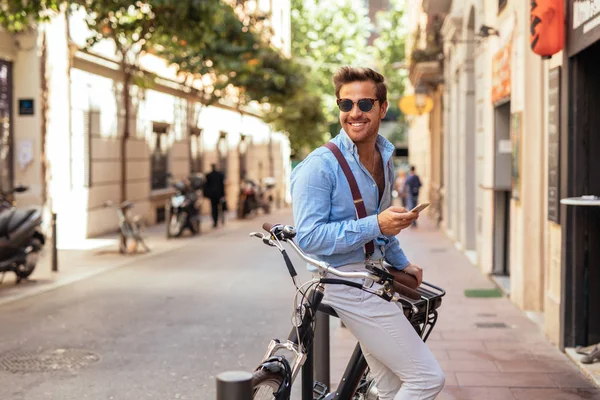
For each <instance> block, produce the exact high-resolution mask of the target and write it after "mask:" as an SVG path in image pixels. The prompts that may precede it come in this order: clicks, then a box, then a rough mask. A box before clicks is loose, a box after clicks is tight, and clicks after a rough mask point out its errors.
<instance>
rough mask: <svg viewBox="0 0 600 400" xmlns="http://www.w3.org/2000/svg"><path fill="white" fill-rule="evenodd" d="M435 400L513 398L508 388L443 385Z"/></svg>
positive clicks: (505, 399) (498, 399) (510, 399)
mask: <svg viewBox="0 0 600 400" xmlns="http://www.w3.org/2000/svg"><path fill="white" fill-rule="evenodd" d="M437 400H514V397H513V395H512V393H511V391H510V389H508V388H466V387H445V388H444V390H443V391H442V393H440V395H439V396H438V397H437Z"/></svg>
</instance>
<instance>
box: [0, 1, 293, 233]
mask: <svg viewBox="0 0 600 400" xmlns="http://www.w3.org/2000/svg"><path fill="white" fill-rule="evenodd" d="M249 3H253V2H249ZM254 3H256V2H254ZM263 3H265V2H258V3H257V4H248V5H247V6H248V7H251V6H259V7H263V8H264V7H265V6H266V5H267V6H268V5H270V3H271V2H266V5H265V4H263ZM289 7H290V3H289V1H282V2H277V5H276V6H275V8H274V9H273V10H272V11H273V12H272V13H271V15H272V17H271V20H270V27H271V28H272V30H273V32H274V34H273V36H272V43H273V44H274V45H277V46H278V47H279V49H280V50H281V52H282V53H283V54H289V52H290V29H289V14H290V8H289ZM263 11H264V10H263ZM88 33H89V32H87V28H86V26H85V24H84V22H83V15H81V14H77V13H73V14H70V15H69V16H67V15H65V14H64V13H63V14H60V15H57V16H55V17H54V18H53V19H52V20H51V22H49V23H47V24H43V25H41V26H40V27H39V29H38V30H37V31H35V32H31V33H28V34H18V35H11V34H8V33H5V32H0V114H1V116H0V118H2V121H3V124H2V127H3V128H2V131H1V133H0V179H1V180H0V184H1V188H3V189H5V188H9V187H11V186H12V185H15V184H27V185H28V186H30V190H29V191H28V192H25V193H23V194H19V195H18V197H17V202H18V203H19V204H20V205H21V206H27V205H35V206H43V207H44V210H45V218H44V220H45V222H46V224H48V222H49V221H50V213H51V212H55V213H57V215H58V223H57V229H58V238H59V242H60V243H61V244H63V245H68V243H71V242H77V241H79V240H82V239H84V238H87V237H91V236H96V235H100V234H103V233H106V232H110V231H114V230H115V229H116V227H117V225H118V219H117V214H116V212H115V210H114V209H111V208H108V207H106V206H105V203H106V202H107V201H112V202H119V201H121V200H123V199H127V200H130V201H133V202H134V203H135V212H136V213H137V214H139V215H141V216H142V217H143V218H144V219H145V220H146V221H147V222H148V223H150V224H153V223H158V222H161V221H162V220H163V219H164V217H165V215H164V214H165V209H164V206H165V204H166V201H167V199H168V198H169V197H170V195H171V194H172V193H173V189H172V188H171V187H170V186H169V177H172V178H173V179H183V178H186V177H187V176H189V175H190V174H193V173H197V172H208V171H209V170H210V165H211V164H213V163H215V164H217V166H218V168H219V169H221V170H223V171H225V173H226V190H227V202H228V205H229V208H230V209H232V210H234V209H236V207H237V201H238V195H239V188H240V182H241V180H242V179H244V178H249V179H253V180H256V181H259V180H261V179H263V178H266V177H274V178H275V179H276V182H277V186H276V189H275V199H276V202H277V203H278V204H279V205H284V204H286V203H287V202H289V196H288V181H289V174H290V169H291V167H290V144H289V140H288V138H287V136H286V135H284V134H282V133H279V132H274V131H272V129H271V128H270V127H269V126H268V125H267V124H265V123H264V122H263V121H262V120H261V118H260V113H261V110H260V109H259V108H258V107H252V106H249V107H246V108H243V109H241V110H238V109H237V108H236V107H234V106H233V105H230V104H228V103H227V101H222V102H220V103H219V104H216V105H212V106H205V105H203V104H201V103H200V102H199V100H198V98H196V97H195V96H194V95H193V94H192V93H191V92H190V90H189V87H186V86H185V85H183V84H182V83H181V81H180V80H179V79H178V77H177V76H176V74H175V71H174V69H173V68H172V67H170V66H168V65H167V64H166V63H165V62H164V61H163V60H161V59H159V58H157V57H155V56H153V55H145V56H142V58H141V59H140V68H141V69H142V70H143V71H145V72H148V73H151V74H153V76H155V79H154V82H153V84H152V85H149V86H146V87H140V86H136V85H131V86H130V91H129V94H130V95H129V98H130V102H129V104H127V105H126V104H125V103H124V96H123V92H124V88H125V82H124V76H123V73H122V71H121V69H120V65H119V60H118V59H117V58H116V57H115V49H114V47H113V45H112V43H110V42H100V43H98V44H97V45H95V46H94V47H93V48H92V49H90V50H85V49H84V44H85V38H86V37H88ZM126 106H127V107H129V108H130V110H131V112H130V114H129V115H130V118H129V121H125V112H124V110H125V108H126ZM125 132H127V135H125ZM208 208H209V207H208V203H207V204H205V206H204V211H208Z"/></svg>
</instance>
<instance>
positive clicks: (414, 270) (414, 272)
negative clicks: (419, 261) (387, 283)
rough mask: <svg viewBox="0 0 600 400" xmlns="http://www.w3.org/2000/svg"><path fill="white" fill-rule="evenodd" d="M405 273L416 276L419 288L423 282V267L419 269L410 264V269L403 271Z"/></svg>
mask: <svg viewBox="0 0 600 400" xmlns="http://www.w3.org/2000/svg"><path fill="white" fill-rule="evenodd" d="M403 271H404V272H406V273H407V274H410V275H412V276H414V277H415V278H417V282H418V283H419V286H420V285H421V283H422V282H423V269H422V268H421V267H419V266H418V265H415V264H409V265H408V267H406V268H404V269H403Z"/></svg>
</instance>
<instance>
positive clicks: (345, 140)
mask: <svg viewBox="0 0 600 400" xmlns="http://www.w3.org/2000/svg"><path fill="white" fill-rule="evenodd" d="M339 137H340V143H341V145H342V146H343V147H344V149H345V150H347V151H349V152H350V153H354V152H356V151H357V150H356V145H355V144H354V142H353V141H352V139H350V136H348V134H347V133H346V131H345V130H344V129H343V128H342V129H340V134H339ZM376 145H377V147H378V148H379V152H380V153H381V156H382V157H383V158H384V159H386V158H387V157H388V156H389V155H391V154H392V153H393V152H394V150H395V147H394V145H393V144H392V143H391V142H390V141H389V140H387V139H386V138H384V137H383V136H381V135H380V134H378V135H377V142H376ZM388 153H389V154H388Z"/></svg>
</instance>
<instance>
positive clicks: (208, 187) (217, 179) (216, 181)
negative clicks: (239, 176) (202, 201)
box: [204, 164, 225, 228]
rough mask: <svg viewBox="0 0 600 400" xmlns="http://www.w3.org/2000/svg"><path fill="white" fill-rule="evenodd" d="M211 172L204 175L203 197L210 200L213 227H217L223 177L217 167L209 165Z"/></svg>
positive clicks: (223, 188) (223, 185)
mask: <svg viewBox="0 0 600 400" xmlns="http://www.w3.org/2000/svg"><path fill="white" fill-rule="evenodd" d="M211 168H212V171H211V172H209V173H208V174H207V175H206V184H205V185H204V196H206V197H208V198H209V199H210V205H211V208H212V217H213V227H215V228H216V227H217V223H218V221H219V204H220V203H221V202H222V201H223V200H224V198H225V175H224V174H223V173H222V172H220V171H217V165H216V164H211Z"/></svg>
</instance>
